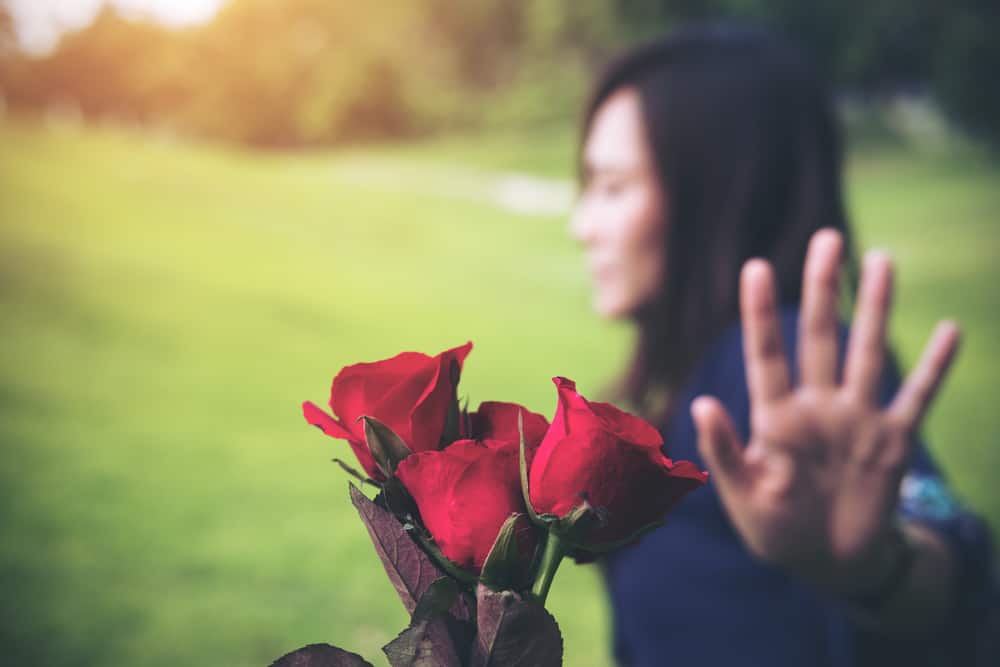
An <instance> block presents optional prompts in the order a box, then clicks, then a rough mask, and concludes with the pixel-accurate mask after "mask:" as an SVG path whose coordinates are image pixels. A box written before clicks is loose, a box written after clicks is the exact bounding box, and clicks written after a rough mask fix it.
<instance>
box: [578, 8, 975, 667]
mask: <svg viewBox="0 0 1000 667" xmlns="http://www.w3.org/2000/svg"><path fill="white" fill-rule="evenodd" d="M841 152H842V151H841V141H840V137H839V133H838V128H837V125H836V122H835V118H834V114H833V112H832V109H831V100H830V98H829V95H828V93H827V91H826V90H825V88H824V87H823V85H822V84H821V83H820V80H819V77H818V76H817V74H816V73H815V72H814V71H813V70H812V69H811V68H810V66H809V64H808V63H807V62H806V60H805V59H804V58H803V56H802V55H801V54H800V52H799V51H797V50H796V49H795V48H794V47H793V46H791V45H790V44H789V43H787V42H785V41H784V40H782V39H780V38H779V37H777V36H775V35H772V34H770V33H767V32H765V31H762V30H758V29H755V28H744V27H728V26H719V25H705V26H698V27H692V28H689V29H687V30H684V31H681V32H678V33H675V34H673V35H671V36H668V37H666V38H663V39H660V40H658V41H655V42H653V43H650V44H647V45H645V46H642V47H640V48H637V49H635V50H633V51H631V52H629V53H627V54H625V55H624V56H623V57H621V58H620V59H619V60H617V61H615V62H614V63H612V64H611V66H610V67H609V68H608V69H607V71H606V72H605V73H604V75H603V77H602V78H601V79H600V80H599V81H598V82H597V85H596V87H595V90H594V94H593V97H592V99H591V102H590V104H589V105H588V107H587V108H586V112H585V115H584V122H583V133H582V141H581V150H580V175H581V186H582V189H581V196H580V199H579V202H578V205H577V208H576V210H575V213H574V216H573V220H572V224H571V231H572V234H573V236H574V237H575V238H576V239H577V240H578V241H579V242H580V243H581V244H582V245H583V246H584V248H585V251H586V255H587V261H588V268H589V271H590V274H591V277H592V279H593V287H594V307H595V309H596V310H597V311H598V312H599V313H600V314H601V315H602V316H605V317H610V318H627V319H629V320H631V321H633V322H634V323H635V325H636V327H637V329H638V331H637V343H636V348H635V353H634V356H633V359H632V363H631V365H630V367H629V369H628V371H627V372H626V374H625V376H624V378H623V380H622V382H621V386H620V393H621V396H619V397H618V398H620V399H622V400H623V401H625V402H627V403H629V404H631V405H632V407H633V408H634V409H637V410H639V411H640V412H642V413H643V414H645V415H646V416H647V417H649V418H651V419H653V420H654V423H656V424H658V426H659V427H660V428H661V430H662V432H663V435H664V439H665V442H666V443H667V444H666V449H667V453H668V455H669V456H672V457H674V458H679V459H690V460H693V461H700V462H703V463H704V464H705V465H706V466H707V467H708V469H709V470H710V472H711V474H712V477H711V480H710V483H709V484H708V485H707V486H706V487H705V488H703V489H701V490H699V491H697V492H695V493H694V494H692V495H691V496H689V497H688V498H687V499H685V501H684V502H683V503H681V504H680V506H679V507H678V508H676V509H675V510H674V511H673V512H672V513H671V515H670V517H669V519H668V524H667V525H666V526H664V527H663V528H662V529H660V530H658V531H655V532H654V533H652V534H651V535H649V536H647V537H646V538H644V539H643V541H642V542H641V543H639V545H638V546H636V547H632V548H630V549H626V550H624V551H623V552H621V553H620V554H617V555H615V556H613V557H611V558H610V559H608V560H607V561H606V562H605V564H604V573H605V578H606V582H607V586H608V590H609V592H610V597H611V604H612V610H613V617H614V651H615V656H616V657H617V659H618V660H619V661H620V662H621V663H622V664H626V665H664V664H678V665H681V664H699V665H732V664H754V665H756V664H762V665H769V666H772V667H779V666H786V665H787V666H789V667H791V666H803V665H838V666H840V665H844V666H847V665H860V664H890V662H891V664H941V663H942V661H944V664H971V660H972V657H971V656H972V655H973V654H974V652H975V651H974V647H975V643H976V642H977V641H978V637H979V636H980V635H981V634H982V633H981V632H980V626H981V625H982V623H983V621H982V619H983V618H984V617H985V613H984V611H983V609H984V608H985V607H986V606H987V605H988V604H990V600H989V599H988V597H987V596H988V595H989V592H988V584H989V568H990V562H991V560H990V559H991V556H990V544H989V539H988V533H987V531H986V529H985V527H984V525H983V523H982V522H981V521H980V520H978V519H977V518H975V517H973V516H971V515H969V514H968V513H966V512H965V511H963V509H962V508H961V507H960V506H959V504H958V503H957V502H956V501H955V500H954V498H953V497H952V495H951V494H950V493H949V491H948V488H947V486H946V483H945V481H944V479H943V477H942V475H941V474H940V472H939V471H938V469H937V468H936V466H935V465H934V462H933V461H932V460H931V458H930V456H929V454H928V452H927V450H926V448H925V447H924V446H923V445H922V444H921V442H920V441H919V439H918V438H917V435H916V434H917V430H918V426H919V423H920V421H921V418H922V417H923V415H924V413H925V411H926V410H927V408H928V405H929V403H930V401H931V399H932V397H933V396H934V394H935V392H936V391H937V389H938V386H939V383H940V381H941V379H942V378H943V376H944V374H945V372H946V370H947V368H948V366H949V364H950V361H951V359H952V357H953V354H954V352H955V350H956V347H957V343H958V329H957V327H956V325H955V324H954V323H951V322H942V323H939V325H938V327H937V328H936V329H935V331H934V334H933V335H932V336H931V339H930V341H929V342H928V344H927V347H926V348H925V350H924V354H923V356H922V357H921V359H920V361H919V362H918V364H917V366H916V368H915V369H914V371H913V372H912V373H911V374H910V375H909V376H908V378H907V379H906V381H905V382H901V381H900V378H899V375H898V372H897V370H896V367H895V364H894V362H893V358H892V356H891V354H889V352H888V350H887V349H886V343H885V332H886V319H887V315H888V308H889V302H890V293H891V274H892V267H891V262H890V260H889V258H888V257H887V255H886V254H884V253H882V252H871V253H869V254H868V255H866V257H865V259H864V263H863V264H864V266H863V270H862V271H861V279H860V283H861V284H860V291H859V292H858V297H857V299H856V306H855V311H854V318H853V323H852V327H851V329H850V332H849V333H848V330H847V328H846V327H845V326H844V325H843V324H841V323H840V322H839V319H838V310H839V308H838V305H839V303H840V301H841V299H840V296H839V292H838V285H839V283H840V282H841V274H845V278H846V283H847V287H848V289H847V294H848V295H849V296H853V295H854V292H855V289H856V287H857V284H858V279H857V274H858V272H857V270H856V269H855V264H856V263H855V261H854V256H853V253H852V250H851V234H850V229H849V227H848V223H847V219H846V215H845V212H844V204H843V200H842V194H841V160H842V155H841Z"/></svg>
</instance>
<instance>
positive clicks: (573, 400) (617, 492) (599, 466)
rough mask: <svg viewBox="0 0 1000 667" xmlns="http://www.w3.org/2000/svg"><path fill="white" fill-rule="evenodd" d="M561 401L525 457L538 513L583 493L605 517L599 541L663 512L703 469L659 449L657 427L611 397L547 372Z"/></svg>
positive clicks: (700, 479)
mask: <svg viewBox="0 0 1000 667" xmlns="http://www.w3.org/2000/svg"><path fill="white" fill-rule="evenodd" d="M553 382H555V384H556V387H557V388H558V390H559V405H558V407H557V408H556V414H555V417H554V418H553V420H552V426H551V427H549V431H548V433H546V435H545V438H544V439H543V440H542V442H541V444H540V445H539V446H538V448H537V450H536V451H535V453H534V456H533V457H532V460H531V469H530V472H529V489H530V495H531V503H532V505H533V506H534V508H535V511H536V512H538V513H539V514H544V513H548V514H555V515H557V516H559V517H563V516H565V515H566V514H568V513H569V512H570V511H571V510H573V509H574V508H575V507H576V506H578V505H579V504H580V503H581V502H582V501H583V500H584V499H586V500H587V501H588V502H589V503H590V504H591V505H592V506H594V507H595V508H597V509H598V511H600V512H602V513H604V515H605V519H606V523H605V524H604V525H602V526H600V527H598V528H596V529H594V530H593V532H591V533H590V535H589V536H588V538H587V543H588V544H590V545H593V546H599V545H602V544H607V543H611V542H616V541H619V540H623V539H626V538H629V537H631V536H633V535H635V534H636V533H637V532H638V531H639V530H640V529H642V528H644V527H646V526H648V525H650V524H653V523H656V522H658V521H660V520H662V518H663V516H664V515H665V514H666V512H667V511H668V510H669V509H670V508H671V507H672V506H673V505H674V503H676V502H677V501H678V500H680V498H681V497H682V496H684V495H685V494H686V493H688V492H689V491H691V490H693V489H695V488H697V487H699V486H701V485H702V484H704V483H705V481H706V480H707V479H708V474H707V473H704V472H701V471H700V470H698V468H697V467H696V466H695V465H694V464H693V463H691V462H689V461H678V462H677V463H673V462H671V460H670V459H668V458H667V457H665V456H664V455H663V452H662V451H661V449H660V447H661V446H662V445H663V439H662V437H661V436H660V434H659V433H658V432H657V431H656V429H654V428H653V427H652V426H651V425H649V424H648V423H647V422H645V421H643V420H642V419H640V418H638V417H635V416H633V415H630V414H628V413H627V412H623V411H621V410H619V409H618V408H616V407H615V406H613V405H611V404H609V403H597V402H590V401H588V400H587V399H585V398H584V397H583V396H581V395H580V394H578V393H577V391H576V384H575V383H574V382H573V381H572V380H567V379H566V378H560V377H557V378H553Z"/></svg>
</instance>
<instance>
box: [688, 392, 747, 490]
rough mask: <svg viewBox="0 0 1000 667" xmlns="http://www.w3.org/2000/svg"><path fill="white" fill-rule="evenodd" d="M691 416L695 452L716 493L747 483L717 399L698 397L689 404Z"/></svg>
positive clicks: (726, 416)
mask: <svg viewBox="0 0 1000 667" xmlns="http://www.w3.org/2000/svg"><path fill="white" fill-rule="evenodd" d="M691 417H692V418H693V419H694V423H695V427H696V428H697V429H698V452H699V453H700V454H701V458H702V459H704V461H705V464H706V465H708V469H709V471H711V473H712V477H713V479H714V480H715V483H716V484H717V485H718V487H719V491H720V493H729V492H733V491H737V490H738V489H739V487H742V486H743V484H744V483H745V482H746V481H747V479H748V476H749V469H748V467H747V464H746V463H745V461H744V460H743V444H742V443H741V442H740V437H739V435H737V433H736V428H735V427H734V426H733V422H732V419H730V417H729V413H728V412H726V409H725V408H724V407H723V406H722V403H720V402H719V401H718V399H716V398H713V397H711V396H699V397H698V398H696V399H694V401H692V403H691Z"/></svg>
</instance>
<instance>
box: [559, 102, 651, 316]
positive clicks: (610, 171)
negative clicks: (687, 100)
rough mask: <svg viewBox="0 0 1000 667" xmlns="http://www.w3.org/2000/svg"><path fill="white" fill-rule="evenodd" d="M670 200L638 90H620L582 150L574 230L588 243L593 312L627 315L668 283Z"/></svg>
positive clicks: (598, 117) (593, 126)
mask: <svg viewBox="0 0 1000 667" xmlns="http://www.w3.org/2000/svg"><path fill="white" fill-rule="evenodd" d="M664 211H665V205H664V196H663V192H662V191H661V187H660V181H659V176H658V174H657V170H656V166H655V164H654V162H653V156H652V151H651V149H650V147H649V142H648V140H647V136H646V130H645V127H644V122H643V117H642V111H641V107H640V102H639V93H638V91H637V90H636V89H635V88H633V87H623V88H620V89H619V90H618V91H616V92H615V93H613V94H611V95H610V96H609V97H608V98H607V99H606V100H605V101H604V102H603V103H602V104H601V106H600V107H598V109H597V112H596V113H595V114H594V117H593V120H592V122H591V126H590V132H589V134H588V135H587V138H586V141H585V143H584V146H583V192H582V193H581V195H580V199H579V201H578V202H577V205H576V209H575V210H574V212H573V218H572V222H571V224H570V233H571V235H572V236H573V238H575V239H576V240H577V241H579V242H580V243H582V244H583V246H584V248H585V250H586V253H587V268H588V270H589V272H590V277H591V280H592V282H593V287H594V300H593V304H594V309H595V310H596V311H597V312H598V313H599V314H600V315H601V316H602V317H607V318H628V317H632V316H634V315H636V313H637V312H638V310H639V309H640V308H641V307H642V306H644V305H645V304H647V303H649V302H650V301H651V300H652V299H654V298H655V297H656V296H657V294H658V292H659V290H660V289H661V285H662V282H663V275H664V267H663V264H664V257H663V254H664V253H663V245H664V234H665V229H664V226H665V221H664Z"/></svg>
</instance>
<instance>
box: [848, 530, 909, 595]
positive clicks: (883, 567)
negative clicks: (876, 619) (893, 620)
mask: <svg viewBox="0 0 1000 667" xmlns="http://www.w3.org/2000/svg"><path fill="white" fill-rule="evenodd" d="M915 561H916V548H915V546H914V545H913V543H912V542H911V541H910V539H909V537H908V536H907V533H906V531H905V530H904V528H903V526H902V525H900V524H899V523H895V522H894V523H893V524H892V526H891V528H890V529H889V531H888V532H887V533H886V535H885V537H884V538H883V539H882V540H881V541H880V543H879V545H878V547H877V548H876V549H875V550H874V554H873V556H872V560H871V561H870V564H869V565H868V566H867V567H866V570H867V572H866V575H868V574H870V576H865V577H863V578H862V581H860V582H858V583H859V584H860V585H859V586H858V587H857V588H852V590H850V591H848V592H846V593H845V594H844V598H845V600H846V601H847V602H848V603H849V604H851V605H852V606H853V607H856V608H858V609H860V610H862V611H866V612H869V613H871V614H875V615H877V614H879V613H880V612H881V611H882V610H883V609H885V607H886V605H888V604H889V602H891V601H892V599H893V598H894V597H896V595H897V594H898V593H899V591H900V590H901V589H902V588H904V587H905V585H906V583H907V580H908V579H909V576H910V573H911V572H912V570H913V566H914V563H915Z"/></svg>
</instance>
